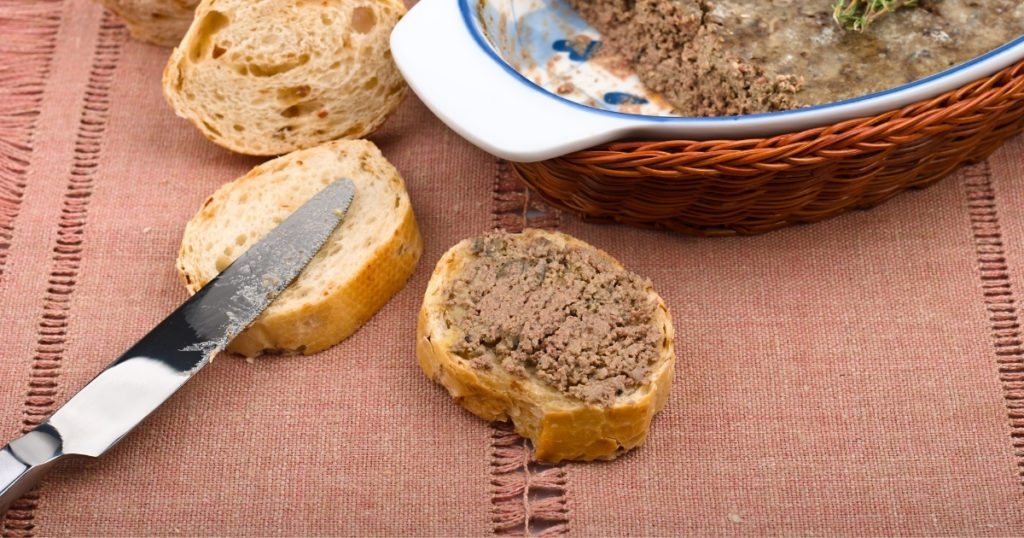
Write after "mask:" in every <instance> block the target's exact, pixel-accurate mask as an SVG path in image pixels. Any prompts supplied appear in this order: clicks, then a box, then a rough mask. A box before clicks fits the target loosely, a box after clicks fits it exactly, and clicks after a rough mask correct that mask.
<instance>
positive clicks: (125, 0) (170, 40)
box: [98, 0, 199, 47]
mask: <svg viewBox="0 0 1024 538" xmlns="http://www.w3.org/2000/svg"><path fill="white" fill-rule="evenodd" d="M98 1H99V3H100V4H102V5H103V6H105V7H106V8H107V9H109V10H110V11H112V12H113V13H114V14H115V15H117V17H118V18H119V19H121V21H122V22H124V24H125V26H127V27H128V31H129V32H131V34H132V36H133V37H135V38H136V39H141V40H143V41H148V42H150V43H153V44H156V45H160V46H162V47H173V46H175V45H177V44H178V43H180V42H181V38H182V36H184V35H185V32H186V31H188V27H189V25H191V24H192V16H193V15H194V14H195V11H196V5H197V4H199V0H98Z"/></svg>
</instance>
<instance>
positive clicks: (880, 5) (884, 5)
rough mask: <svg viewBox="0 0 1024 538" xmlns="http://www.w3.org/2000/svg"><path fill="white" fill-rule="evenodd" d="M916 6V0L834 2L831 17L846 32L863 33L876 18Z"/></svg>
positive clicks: (838, 0)
mask: <svg viewBox="0 0 1024 538" xmlns="http://www.w3.org/2000/svg"><path fill="white" fill-rule="evenodd" d="M916 5H917V0H834V1H833V3H832V17H833V18H834V19H835V20H836V22H838V23H839V25H840V26H842V27H843V28H846V29H847V30H853V31H855V32H863V31H864V30H866V29H867V27H868V26H870V25H871V23H872V22H874V21H875V20H876V19H878V17H881V16H882V15H885V14H886V13H891V12H893V11H896V10H897V9H899V8H901V7H914V6H916Z"/></svg>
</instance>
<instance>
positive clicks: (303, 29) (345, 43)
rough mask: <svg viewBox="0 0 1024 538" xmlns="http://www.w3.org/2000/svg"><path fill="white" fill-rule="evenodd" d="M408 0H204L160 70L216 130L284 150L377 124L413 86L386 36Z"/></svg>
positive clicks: (240, 144) (250, 145)
mask: <svg viewBox="0 0 1024 538" xmlns="http://www.w3.org/2000/svg"><path fill="white" fill-rule="evenodd" d="M404 13H405V5H404V4H403V3H402V2H401V0H332V1H331V2H308V1H303V0H217V1H213V0H204V1H202V2H200V4H199V6H198V7H197V8H196V14H195V20H194V21H193V22H192V25H191V27H190V28H189V29H188V32H187V33H186V34H185V36H184V38H182V40H181V44H180V45H179V46H178V47H176V48H175V49H174V51H173V52H172V53H171V56H170V59H169V60H168V62H167V66H166V68H165V69H164V75H163V91H164V97H165V98H166V100H167V102H168V103H169V104H170V105H171V108H173V109H174V111H175V112H176V113H177V114H178V115H179V116H181V117H183V118H186V119H187V120H189V121H190V122H191V123H192V124H193V125H195V126H196V127H197V128H198V129H199V130H200V131H202V133H203V134H205V135H206V136H207V137H208V138H209V139H210V140H212V141H213V142H215V143H217V144H219V145H220V146H222V147H224V148H227V149H229V150H232V151H235V152H238V153H244V154H249V155H281V154H284V153H288V152H291V151H294V150H297V149H303V148H308V147H313V146H316V145H318V144H320V143H323V142H326V141H328V140H335V139H339V138H347V139H356V138H361V137H363V136H364V135H366V134H368V133H370V132H371V131H373V130H374V129H375V128H377V126H379V125H380V124H381V123H383V121H384V120H385V119H386V118H387V116H388V115H389V114H390V113H391V112H392V111H393V110H394V109H395V107H397V106H398V104H399V103H400V102H401V101H402V99H403V97H404V96H405V94H406V90H407V86H406V84H405V80H404V79H403V78H402V75H401V74H400V73H399V71H398V68H397V67H396V66H395V63H394V61H393V60H392V58H391V48H390V44H389V43H388V37H389V35H390V33H391V29H392V28H393V27H394V26H395V24H396V23H397V22H398V20H399V19H400V18H401V16H402V15H403V14H404Z"/></svg>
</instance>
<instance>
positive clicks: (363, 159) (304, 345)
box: [177, 140, 423, 357]
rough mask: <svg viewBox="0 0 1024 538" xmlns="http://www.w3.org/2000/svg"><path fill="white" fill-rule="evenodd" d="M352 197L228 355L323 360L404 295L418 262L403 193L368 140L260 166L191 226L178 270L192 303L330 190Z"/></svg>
mask: <svg viewBox="0 0 1024 538" xmlns="http://www.w3.org/2000/svg"><path fill="white" fill-rule="evenodd" d="M340 177H346V178H349V179H351V180H352V181H353V183H354V184H355V187H356V194H355V197H354V198H353V200H352V204H351V205H350V206H349V209H348V211H347V212H346V213H345V217H344V219H342V221H341V224H340V225H339V226H338V228H337V229H336V230H335V231H334V233H333V234H332V235H331V236H330V238H328V240H327V242H326V243H325V244H324V246H323V247H322V248H321V249H320V251H319V252H318V253H317V254H316V255H315V256H314V257H313V259H312V260H311V261H310V262H309V265H307V266H306V268H305V269H304V270H303V271H302V273H300V274H299V276H298V278H297V279H296V280H295V281H294V282H292V284H291V285H290V286H288V287H287V288H285V290H284V291H283V292H282V293H281V294H280V295H279V296H278V297H277V299H275V300H274V302H273V303H271V304H270V306H269V307H267V309H266V310H265V311H264V312H263V314H262V315H261V316H260V317H259V318H257V319H256V321H255V322H253V324H252V325H251V326H250V327H249V328H248V329H246V330H245V331H243V332H242V333H241V334H240V335H238V336H237V337H236V338H235V339H234V340H232V341H231V343H230V344H229V345H228V347H227V350H228V351H230V352H233V353H238V354H241V355H244V356H247V357H255V356H258V355H261V354H264V353H305V354H311V353H316V352H319V351H322V350H324V349H326V348H328V347H330V346H332V345H334V344H336V343H338V342H340V341H342V340H344V339H345V338H347V337H348V336H349V335H351V334H352V333H354V332H355V331H356V330H357V329H358V328H359V327H361V326H362V325H363V324H364V323H366V321H367V320H369V319H370V317H372V316H373V314H374V313H376V312H377V311H378V310H379V309H380V308H382V307H383V306H384V304H385V303H386V302H387V301H388V300H389V299H390V298H391V297H392V296H393V295H394V294H395V293H397V292H398V291H399V290H400V289H402V287H404V286H405V282H406V281H407V280H408V278H409V277H410V276H411V275H412V272H413V270H414V269H415V267H416V264H417V262H418V261H419V258H420V255H421V254H422V252H423V241H422V238H421V237H420V232H419V226H418V225H417V222H416V218H415V216H414V214H413V209H412V204H411V202H410V200H409V195H408V193H407V192H406V189H405V183H404V181H403V180H402V178H401V176H400V175H399V173H398V171H397V170H396V169H395V168H394V166H392V165H391V164H390V163H389V162H388V161H387V160H385V158H384V156H383V155H382V154H381V153H380V150H379V149H377V147H376V146H375V145H374V144H373V143H372V142H369V141H366V140H337V141H333V142H328V143H326V144H323V145H321V146H318V147H315V148H310V149H306V150H299V151H296V152H293V153H290V154H288V155H285V156H283V157H279V158H276V159H273V160H270V161H267V162H266V163H264V164H262V165H260V166H257V167H256V168H254V169H253V170H252V171H250V172H249V173H248V174H246V175H245V176H242V177H241V178H238V179H236V180H235V181H232V182H230V183H227V184H225V185H224V186H222V187H221V188H220V189H218V190H217V191H216V192H215V193H214V194H213V195H211V196H210V197H209V198H208V199H207V200H206V201H205V202H204V203H203V205H202V207H201V208H200V210H199V211H198V212H197V213H196V215H195V216H194V217H193V218H192V219H191V220H190V221H189V222H188V224H187V225H186V227H185V231H184V234H183V237H182V242H181V248H180V250H179V255H178V261H177V268H178V272H179V274H180V275H181V278H182V281H183V282H184V283H185V286H186V287H187V288H188V290H189V292H190V293H195V292H196V291H198V290H199V289H200V288H201V287H202V286H204V285H205V284H206V283H207V282H209V281H210V280H212V279H213V277H214V276H216V275H217V274H218V273H219V272H220V271H222V270H223V269H224V268H225V267H227V266H228V265H229V264H230V263H231V262H232V261H234V260H235V258H237V257H238V256H240V255H241V254H242V253H243V252H245V251H246V250H247V249H248V248H249V247H250V246H252V245H253V244H255V243H256V242H257V241H259V240H260V239H261V238H262V237H263V236H265V235H266V234H267V233H268V232H270V230H271V229H273V228H274V226H276V225H277V224H279V223H280V222H281V221H283V220H284V219H285V218H286V217H287V216H288V215H290V214H291V213H292V212H294V211H295V210H296V209H298V208H299V206H301V205H302V204H304V203H305V202H306V201H307V200H309V199H310V198H312V197H313V195H315V194H316V193H317V192H319V191H320V190H321V189H322V188H323V187H325V186H326V185H327V184H329V183H330V182H332V181H333V180H335V179H337V178H340Z"/></svg>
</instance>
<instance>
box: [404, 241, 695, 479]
mask: <svg viewBox="0 0 1024 538" xmlns="http://www.w3.org/2000/svg"><path fill="white" fill-rule="evenodd" d="M673 340H674V332H673V328H672V323H671V317H670V315H669V313H668V309H667V308H666V306H665V303H664V301H663V300H662V299H661V297H660V296H658V294H657V293H656V292H655V291H654V289H653V286H652V284H651V282H650V280H648V279H644V278H641V277H639V276H637V275H636V274H634V273H632V272H630V271H628V270H626V269H625V268H624V267H623V266H622V265H621V264H620V263H619V262H618V261H617V260H615V259H614V258H613V257H611V256H610V255H608V254H607V253H605V252H603V251H601V250H599V249H596V248H594V247H593V246H591V245H589V244H587V243H585V242H583V241H580V240H578V239H576V238H573V237H571V236H568V235H566V234H562V233H557V232H549V231H544V230H535V229H528V230H525V231H523V232H522V233H518V234H511V233H506V232H501V231H497V232H493V233H490V234H486V235H483V236H481V237H475V238H471V239H466V240H464V241H462V242H460V243H459V244H457V245H455V246H454V247H452V248H451V249H449V250H448V252H447V253H445V255H444V256H442V257H441V259H440V260H439V261H438V263H437V265H436V267H435V270H434V274H433V275H432V277H431V280H430V283H429V284H428V287H427V292H426V294H425V296H424V300H423V307H422V309H421V311H420V320H419V324H418V327H417V357H418V359H419V361H420V366H421V367H422V368H423V370H424V372H425V373H426V374H427V376H428V377H430V378H431V379H433V380H435V381H436V382H438V383H440V384H441V385H443V386H444V387H445V388H446V389H448V392H449V394H450V395H451V396H452V398H453V400H454V401H455V403H457V404H459V405H461V406H462V407H464V408H466V409H468V410H469V411H471V412H473V413H474V414H476V415H477V416H479V417H481V418H483V419H485V420H493V421H505V420H510V421H511V422H512V423H513V424H514V425H515V429H516V431H517V432H518V433H519V434H520V435H522V436H524V437H527V438H529V439H530V440H531V441H532V443H533V447H534V449H535V451H536V457H537V458H538V459H540V460H544V461H556V462H557V461H561V460H563V459H574V460H593V459H612V458H615V457H617V456H618V455H620V454H622V453H624V452H626V451H627V450H629V449H631V448H634V447H636V446H639V445H640V444H642V443H643V442H644V440H645V439H646V435H647V431H648V428H649V427H650V423H651V419H652V417H653V416H654V414H655V413H657V412H658V411H659V410H661V409H662V408H663V407H664V405H665V402H666V401H667V398H668V393H669V390H670V387H671V380H672V372H673V367H674V362H675V351H674V344H673Z"/></svg>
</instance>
